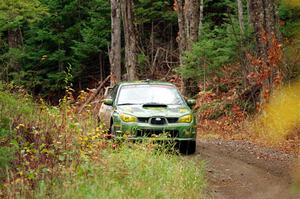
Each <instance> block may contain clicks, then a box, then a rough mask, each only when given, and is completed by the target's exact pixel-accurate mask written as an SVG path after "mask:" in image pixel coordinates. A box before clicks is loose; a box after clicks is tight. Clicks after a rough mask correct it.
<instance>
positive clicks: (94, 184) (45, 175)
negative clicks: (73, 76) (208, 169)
mask: <svg viewBox="0 0 300 199" xmlns="http://www.w3.org/2000/svg"><path fill="white" fill-rule="evenodd" d="M87 97H88V95H87V94H86V93H85V92H82V93H81V95H80V96H79V97H78V100H76V101H75V100H74V98H73V96H72V89H70V88H68V90H67V95H66V96H65V97H64V98H63V99H62V100H61V101H60V104H59V105H58V106H56V107H53V106H49V105H47V104H46V103H44V102H43V101H42V100H40V101H38V102H34V100H33V99H32V97H30V96H29V95H28V94H27V93H26V92H25V91H24V90H23V89H22V88H16V87H13V86H10V85H5V86H3V85H1V84H0V108H1V109H0V181H1V183H0V184H1V185H0V198H201V197H202V196H203V189H204V187H205V180H204V174H203V163H202V162H201V161H199V162H195V161H194V160H187V159H186V158H184V157H181V156H180V155H178V154H177V153H176V151H174V152H172V151H171V152H170V151H167V152H165V148H164V147H157V145H156V144H154V143H144V144H132V143H115V142H114V141H112V140H109V139H106V137H107V134H106V132H105V131H103V130H102V129H101V128H99V127H98V126H97V123H96V120H95V117H94V115H93V107H91V106H87V107H86V108H85V110H84V111H83V112H81V113H80V114H79V113H78V111H77V110H78V107H79V106H80V105H81V104H82V102H84V101H85V100H86V98H87ZM159 146H160V145H159Z"/></svg>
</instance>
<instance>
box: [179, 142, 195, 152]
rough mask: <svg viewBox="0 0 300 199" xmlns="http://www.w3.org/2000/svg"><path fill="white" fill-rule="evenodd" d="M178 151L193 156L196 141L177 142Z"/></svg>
mask: <svg viewBox="0 0 300 199" xmlns="http://www.w3.org/2000/svg"><path fill="white" fill-rule="evenodd" d="M179 151H180V153H182V154H186V155H190V154H194V153H195V152H196V141H195V140H193V141H179Z"/></svg>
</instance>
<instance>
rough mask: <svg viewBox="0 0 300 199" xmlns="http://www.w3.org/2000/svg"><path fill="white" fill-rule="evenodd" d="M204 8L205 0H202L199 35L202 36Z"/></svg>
mask: <svg viewBox="0 0 300 199" xmlns="http://www.w3.org/2000/svg"><path fill="white" fill-rule="evenodd" d="M203 8H204V0H200V16H199V18H200V19H199V37H201V30H202V26H203Z"/></svg>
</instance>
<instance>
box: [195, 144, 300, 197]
mask: <svg viewBox="0 0 300 199" xmlns="http://www.w3.org/2000/svg"><path fill="white" fill-rule="evenodd" d="M197 146H198V150H197V153H196V154H195V155H194V156H190V157H189V158H199V159H202V160H203V159H204V160H205V161H206V162H207V179H208V183H209V188H208V190H207V194H206V198H208V199H299V198H300V193H295V191H293V190H292V180H291V176H290V174H291V171H292V168H293V164H294V162H295V159H296V157H295V156H293V155H288V154H284V153H282V152H278V151H274V150H271V149H267V148H261V147H258V146H256V145H253V144H251V143H249V142H244V141H220V140H209V141H208V140H206V141H203V140H202V141H199V142H198V145H197Z"/></svg>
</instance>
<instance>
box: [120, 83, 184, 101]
mask: <svg viewBox="0 0 300 199" xmlns="http://www.w3.org/2000/svg"><path fill="white" fill-rule="evenodd" d="M117 104H118V105H135V104H163V105H183V104H184V102H183V100H182V97H181V96H180V94H179V93H178V91H177V89H176V88H175V87H173V86H169V85H126V86H122V87H121V89H120V93H119V97H118V100H117Z"/></svg>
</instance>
